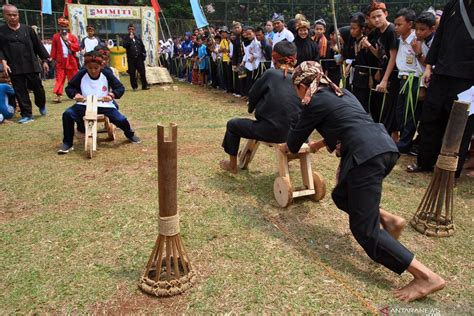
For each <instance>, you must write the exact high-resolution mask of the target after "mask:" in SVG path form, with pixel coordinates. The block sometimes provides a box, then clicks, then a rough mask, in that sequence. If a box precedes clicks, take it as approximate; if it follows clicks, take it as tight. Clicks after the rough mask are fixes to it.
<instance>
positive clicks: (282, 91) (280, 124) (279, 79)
mask: <svg viewBox="0 0 474 316" xmlns="http://www.w3.org/2000/svg"><path fill="white" fill-rule="evenodd" d="M254 110H255V118H256V119H257V120H258V121H266V122H267V123H269V124H271V125H272V126H274V127H275V130H278V131H281V132H282V133H284V135H283V136H284V137H283V139H286V135H287V134H288V131H289V130H290V127H291V126H294V125H295V124H296V122H297V121H298V115H299V113H300V112H301V101H300V99H299V98H298V96H297V95H296V90H295V88H294V87H293V84H292V82H291V76H290V75H287V76H286V78H285V76H284V74H283V71H281V70H277V69H273V68H271V69H268V70H267V71H265V73H264V74H263V76H262V77H260V78H259V79H258V80H257V81H255V83H254V85H253V86H252V89H250V92H249V108H248V111H249V113H252V112H253V111H254Z"/></svg>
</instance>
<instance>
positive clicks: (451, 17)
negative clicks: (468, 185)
mask: <svg viewBox="0 0 474 316" xmlns="http://www.w3.org/2000/svg"><path fill="white" fill-rule="evenodd" d="M461 5H462V7H461ZM463 12H464V14H463ZM473 25H474V1H472V0H461V1H460V0H451V1H450V2H449V3H448V4H447V5H446V6H445V7H444V10H443V16H442V17H441V22H440V24H439V27H438V29H437V30H436V36H435V37H434V40H433V43H432V44H431V47H430V50H429V52H428V56H426V59H425V62H426V64H427V65H426V70H425V74H424V76H423V77H424V80H425V82H426V83H429V86H428V91H427V94H426V101H425V103H424V104H423V111H422V114H421V119H420V145H419V148H418V157H417V162H418V163H417V164H413V165H409V166H408V167H407V171H409V172H417V171H432V170H433V167H434V165H435V164H436V160H437V158H438V155H439V152H440V150H441V143H442V140H443V136H444V132H445V130H446V126H447V125H448V119H449V114H450V113H451V108H452V106H453V101H454V100H455V99H457V95H458V94H459V93H461V92H462V91H465V90H467V89H469V88H470V87H472V86H474V29H473ZM433 66H434V69H433ZM469 137H470V135H469ZM458 174H459V172H458Z"/></svg>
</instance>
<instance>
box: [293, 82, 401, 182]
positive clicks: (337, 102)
mask: <svg viewBox="0 0 474 316" xmlns="http://www.w3.org/2000/svg"><path fill="white" fill-rule="evenodd" d="M314 130H317V131H318V132H319V133H320V134H321V135H322V136H323V137H324V140H325V142H326V145H327V146H328V148H329V149H331V150H335V149H336V145H337V144H338V142H340V143H341V155H342V156H341V163H342V164H341V171H340V177H339V180H340V181H342V180H343V179H344V177H345V176H346V175H347V173H348V172H349V170H350V169H351V168H353V167H355V166H357V165H360V164H362V163H364V162H366V161H367V160H369V159H371V158H373V157H375V156H377V155H380V154H383V153H386V152H396V153H398V149H397V146H396V145H395V143H394V142H393V140H392V138H391V137H390V136H389V135H388V133H387V131H386V129H385V127H384V126H383V125H382V124H379V123H375V122H374V121H373V120H372V118H371V116H370V114H368V113H366V112H365V110H364V108H363V107H362V105H361V104H360V103H359V101H358V100H357V98H356V97H355V96H354V95H353V94H351V93H350V92H349V91H347V90H344V95H343V96H341V97H338V96H337V95H336V94H335V93H334V91H332V89H331V88H328V87H326V88H323V89H322V90H320V91H318V92H317V93H316V94H315V95H313V98H312V99H311V102H310V103H309V104H308V105H307V106H304V107H303V111H302V112H301V114H300V118H299V121H298V123H297V124H296V127H294V128H292V129H291V130H290V133H289V135H288V141H287V144H288V148H289V149H290V151H291V152H292V153H297V152H298V151H299V149H300V148H301V145H302V144H303V143H304V142H305V141H306V140H307V139H308V137H309V136H310V135H311V133H312V132H313V131H314Z"/></svg>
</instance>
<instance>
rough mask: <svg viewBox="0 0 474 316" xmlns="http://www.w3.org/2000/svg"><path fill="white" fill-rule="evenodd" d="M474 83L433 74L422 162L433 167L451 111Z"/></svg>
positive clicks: (425, 106)
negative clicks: (459, 96) (459, 97)
mask: <svg viewBox="0 0 474 316" xmlns="http://www.w3.org/2000/svg"><path fill="white" fill-rule="evenodd" d="M473 85H474V80H469V79H462V78H455V77H450V76H443V75H436V74H434V75H433V76H432V77H431V82H430V85H429V86H428V91H427V93H426V100H425V103H424V104H423V111H422V113H421V119H420V145H419V147H418V157H417V162H418V166H419V167H420V168H422V169H423V170H432V169H433V167H434V165H435V164H436V160H437V159H438V155H439V153H440V151H441V145H442V141H443V136H444V132H445V131H446V126H447V125H448V120H449V114H450V113H451V108H452V107H453V102H454V100H456V99H457V95H458V94H459V93H461V92H462V91H465V90H466V89H469V88H470V87H472V86H473Z"/></svg>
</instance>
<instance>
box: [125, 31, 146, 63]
mask: <svg viewBox="0 0 474 316" xmlns="http://www.w3.org/2000/svg"><path fill="white" fill-rule="evenodd" d="M122 45H123V47H124V48H125V49H126V50H127V59H142V60H145V59H146V49H145V45H144V44H143V41H142V40H141V39H140V38H139V37H138V36H136V35H135V37H134V38H133V39H131V38H130V36H129V35H128V36H126V37H125V38H124V39H123V42H122Z"/></svg>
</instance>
